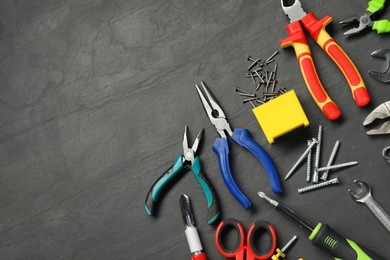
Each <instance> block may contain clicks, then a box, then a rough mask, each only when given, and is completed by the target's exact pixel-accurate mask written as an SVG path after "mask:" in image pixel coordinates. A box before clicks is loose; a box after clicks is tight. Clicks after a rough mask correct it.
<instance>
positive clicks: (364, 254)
mask: <svg viewBox="0 0 390 260" xmlns="http://www.w3.org/2000/svg"><path fill="white" fill-rule="evenodd" d="M258 194H259V196H260V197H261V198H263V199H265V200H266V201H268V202H269V203H270V204H271V205H273V206H275V209H276V210H277V211H279V212H280V213H282V214H283V215H285V216H286V217H288V218H290V219H291V220H293V221H294V222H296V223H297V224H298V225H299V226H300V227H301V228H303V229H305V230H307V231H309V232H310V233H311V234H310V236H309V239H310V240H311V241H312V244H313V245H315V246H317V247H320V248H322V249H324V250H325V251H327V252H328V253H329V254H330V255H332V256H333V257H334V259H344V260H357V259H359V260H385V259H384V258H383V257H381V256H379V255H378V254H376V253H374V252H372V251H371V250H369V249H367V248H364V247H363V246H360V245H358V244H357V243H355V242H354V241H352V240H350V239H348V238H344V237H342V236H340V235H339V234H337V233H336V232H335V231H333V230H332V229H331V228H330V226H328V225H327V224H322V223H318V224H317V226H314V225H313V224H311V223H310V222H309V221H307V220H306V219H304V218H303V217H301V216H299V215H298V214H296V213H295V212H294V211H292V210H291V209H290V208H288V207H287V206H285V205H283V204H282V203H280V202H277V201H276V200H273V199H271V198H270V197H268V196H267V195H265V193H264V192H261V191H259V192H258Z"/></svg>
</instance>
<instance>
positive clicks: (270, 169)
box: [195, 81, 282, 209]
mask: <svg viewBox="0 0 390 260" xmlns="http://www.w3.org/2000/svg"><path fill="white" fill-rule="evenodd" d="M201 83H202V84H201V86H202V89H203V90H202V89H201V87H200V86H198V85H195V87H196V91H197V92H198V95H199V98H200V101H201V102H202V105H203V108H204V109H205V111H206V114H207V116H208V117H209V119H210V122H211V123H212V124H213V125H214V126H215V128H216V130H217V132H218V134H219V135H220V136H221V138H216V139H215V142H214V146H213V151H214V152H215V153H216V154H217V156H218V163H219V168H220V171H221V173H222V178H223V180H224V182H225V184H226V186H227V187H228V189H229V191H230V192H231V193H232V195H233V196H234V197H235V198H236V199H237V200H238V201H239V202H240V203H241V205H242V206H243V207H244V208H245V209H248V208H249V207H250V206H251V205H252V203H251V201H250V200H249V199H248V198H247V197H246V196H245V194H244V193H243V192H242V191H241V190H240V189H239V188H238V186H237V184H236V182H235V181H234V178H233V175H232V171H231V170H230V163H229V143H228V139H227V138H228V136H230V137H231V138H232V139H233V140H234V141H235V142H236V143H238V144H239V145H240V146H242V147H244V148H245V149H247V150H248V151H250V152H251V153H252V154H253V155H255V156H256V157H257V159H259V160H260V162H261V163H262V164H263V166H264V168H265V170H266V172H267V174H268V178H269V181H270V183H271V188H272V191H273V192H275V193H281V192H282V187H281V185H280V181H279V176H278V172H277V171H276V167H275V165H274V163H273V162H272V160H271V158H270V157H269V155H268V154H267V152H266V151H265V150H264V149H263V148H262V147H261V146H260V145H259V144H258V143H256V142H255V141H254V140H253V139H252V138H251V137H250V135H249V131H248V130H246V129H243V128H235V129H234V131H232V129H231V128H230V124H229V122H228V121H227V119H226V116H225V113H224V112H223V110H222V108H221V107H220V106H219V105H218V102H217V100H216V99H215V98H214V96H213V95H212V93H211V91H210V90H209V89H208V87H207V86H206V84H205V83H204V82H203V81H202V82H201Z"/></svg>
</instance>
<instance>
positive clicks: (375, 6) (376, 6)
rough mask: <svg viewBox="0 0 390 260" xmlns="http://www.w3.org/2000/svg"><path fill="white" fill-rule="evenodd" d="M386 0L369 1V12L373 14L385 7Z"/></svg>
mask: <svg viewBox="0 0 390 260" xmlns="http://www.w3.org/2000/svg"><path fill="white" fill-rule="evenodd" d="M385 2H386V0H371V1H370V2H368V7H367V9H366V11H367V12H369V13H371V14H373V13H376V12H378V11H380V10H382V9H383V7H384V6H385Z"/></svg>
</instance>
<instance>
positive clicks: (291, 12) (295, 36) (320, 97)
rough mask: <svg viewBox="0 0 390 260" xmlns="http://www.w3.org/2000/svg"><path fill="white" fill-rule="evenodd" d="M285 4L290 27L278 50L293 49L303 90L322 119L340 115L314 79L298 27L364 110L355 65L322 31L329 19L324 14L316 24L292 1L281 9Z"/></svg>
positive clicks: (365, 95)
mask: <svg viewBox="0 0 390 260" xmlns="http://www.w3.org/2000/svg"><path fill="white" fill-rule="evenodd" d="M285 2H287V1H286V0H281V4H282V8H283V11H284V13H285V14H286V15H287V16H288V18H289V19H290V22H291V23H290V24H288V25H287V26H286V30H287V32H288V37H287V38H286V39H284V40H282V41H281V42H280V46H281V47H282V48H287V47H289V46H293V48H294V50H295V54H296V56H297V58H298V63H299V66H300V68H301V71H302V74H303V78H304V80H305V82H306V86H307V87H308V89H309V91H310V94H311V95H312V97H313V98H314V100H315V102H316V103H317V105H318V107H319V108H320V109H321V110H322V112H323V113H324V114H325V116H326V117H327V118H328V119H329V120H336V119H337V118H339V117H340V116H341V111H340V109H339V108H338V107H337V105H336V104H335V103H334V102H333V101H332V100H331V99H330V97H329V96H328V94H327V93H326V91H325V90H324V87H323V86H322V84H321V81H320V79H319V78H318V75H317V71H316V68H315V66H314V63H313V58H312V56H311V53H310V48H309V44H308V42H307V39H306V36H305V34H304V32H303V29H302V26H301V23H302V25H303V27H305V29H306V30H307V31H308V32H309V33H310V36H311V37H312V38H313V39H314V40H315V41H316V42H317V43H318V45H319V46H320V47H321V48H322V49H323V50H324V51H325V52H326V53H327V54H328V55H329V57H331V58H332V60H333V61H334V62H335V63H336V65H337V66H338V67H339V69H340V70H341V72H342V73H343V74H344V76H345V78H346V80H347V81H348V85H349V87H350V89H351V92H352V95H353V98H354V100H355V102H356V104H357V105H358V106H365V105H367V104H368V103H370V96H369V94H368V92H367V89H366V86H365V84H364V82H363V79H362V77H361V76H360V74H359V72H358V70H357V69H356V67H355V65H354V64H353V63H352V61H351V59H350V58H349V57H348V55H347V54H346V53H345V52H344V51H343V49H341V47H340V46H339V45H338V44H337V43H336V42H335V41H334V39H333V38H332V37H331V36H330V35H329V34H328V33H327V31H326V29H325V27H326V26H327V25H328V24H329V23H330V22H331V21H332V17H331V16H330V15H329V14H328V15H326V16H325V17H324V18H322V19H321V20H318V19H317V18H316V17H315V16H314V14H313V13H312V12H309V13H306V12H305V11H304V10H303V9H302V6H301V3H300V2H299V0H295V1H294V4H292V5H289V6H288V5H287V3H286V5H285ZM300 22H301V23H300Z"/></svg>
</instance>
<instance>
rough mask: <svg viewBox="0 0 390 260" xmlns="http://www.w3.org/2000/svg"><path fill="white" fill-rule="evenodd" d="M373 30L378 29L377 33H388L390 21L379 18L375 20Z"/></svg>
mask: <svg viewBox="0 0 390 260" xmlns="http://www.w3.org/2000/svg"><path fill="white" fill-rule="evenodd" d="M372 30H373V31H376V32H377V34H381V33H388V32H390V21H389V20H379V21H375V22H374V24H373V25H372Z"/></svg>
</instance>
